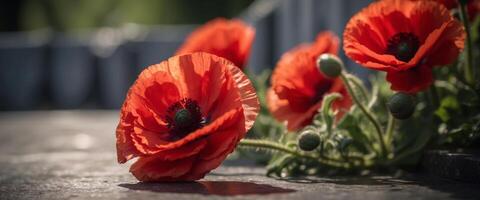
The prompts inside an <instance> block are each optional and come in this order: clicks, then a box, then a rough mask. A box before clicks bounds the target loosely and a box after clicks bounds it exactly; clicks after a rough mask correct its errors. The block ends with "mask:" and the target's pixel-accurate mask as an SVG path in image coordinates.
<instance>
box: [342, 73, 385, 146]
mask: <svg viewBox="0 0 480 200" xmlns="http://www.w3.org/2000/svg"><path fill="white" fill-rule="evenodd" d="M340 77H341V78H342V80H343V83H344V84H345V87H346V88H347V90H348V93H349V94H350V96H351V97H352V99H353V101H354V102H355V104H357V106H358V107H359V108H360V110H362V112H363V114H365V116H367V118H368V119H369V120H370V122H371V123H372V124H373V126H374V127H375V130H376V132H377V135H378V141H379V142H380V148H381V151H382V152H381V153H382V155H383V156H385V155H386V152H387V148H386V146H385V141H384V139H383V130H382V128H381V126H380V122H378V120H377V119H376V118H375V116H374V115H373V113H371V112H370V110H369V109H367V108H365V106H364V105H363V104H362V102H360V101H359V100H358V98H357V96H356V94H355V92H354V90H353V89H352V85H351V84H350V81H349V80H348V78H347V76H346V73H345V72H342V74H340Z"/></svg>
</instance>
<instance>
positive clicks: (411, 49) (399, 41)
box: [387, 32, 420, 62]
mask: <svg viewBox="0 0 480 200" xmlns="http://www.w3.org/2000/svg"><path fill="white" fill-rule="evenodd" d="M419 47H420V41H419V40H418V37H417V36H415V35H414V34H413V33H405V32H400V33H397V34H395V35H394V36H393V37H391V38H390V39H389V40H388V43H387V54H390V55H393V56H395V58H397V59H398V60H401V61H403V62H408V61H410V59H412V58H413V57H414V56H415V53H417V51H418V48H419Z"/></svg>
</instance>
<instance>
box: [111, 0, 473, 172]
mask: <svg viewBox="0 0 480 200" xmlns="http://www.w3.org/2000/svg"><path fill="white" fill-rule="evenodd" d="M445 2H449V1H428V0H381V1H377V2H374V3H372V4H370V5H369V6H368V7H366V8H364V9H363V10H361V11H360V12H359V13H357V14H356V15H355V16H353V17H352V18H351V19H350V21H349V22H348V24H347V26H346V28H345V31H344V35H343V50H344V51H345V53H346V55H347V56H348V57H349V58H351V59H352V60H354V61H355V62H356V63H358V64H360V65H361V66H364V67H366V68H369V69H373V70H380V71H384V72H386V73H387V81H388V82H390V83H391V89H392V90H394V91H400V92H405V93H417V92H419V91H422V90H425V89H426V88H428V87H429V86H430V85H431V84H432V82H433V80H434V77H433V74H432V70H434V68H435V67H438V66H445V65H447V64H450V63H452V62H453V61H455V60H456V59H457V57H458V55H459V53H460V52H461V51H462V49H463V48H464V40H465V37H466V36H465V35H466V34H465V30H464V28H463V25H462V24H461V23H460V22H459V21H458V20H457V19H455V18H454V17H453V16H452V14H451V12H450V11H449V8H450V7H448V6H450V5H447V3H445ZM254 36H255V31H254V29H253V28H252V27H251V26H248V25H246V24H245V23H244V22H242V21H240V20H226V19H215V20H213V21H211V22H208V23H207V24H205V25H204V26H202V27H200V28H198V29H197V30H196V31H194V32H193V33H192V34H191V35H190V36H189V37H188V38H187V39H186V41H185V43H184V44H183V45H182V46H181V47H180V49H179V50H178V51H177V53H176V55H175V56H173V57H171V58H169V59H168V60H165V61H163V62H161V63H159V64H155V65H152V66H150V67H148V68H146V69H145V70H144V71H143V72H142V73H141V74H140V75H139V77H138V79H137V80H136V81H135V83H134V84H133V85H132V87H131V88H130V90H129V92H128V94H127V97H126V99H125V102H124V104H123V106H122V109H121V116H120V122H119V124H118V127H117V130H116V136H117V156H118V162H120V163H125V162H127V161H128V160H130V159H132V158H135V157H138V159H137V160H136V162H135V163H134V164H133V165H132V166H131V168H130V172H131V173H132V174H133V175H134V176H135V177H136V178H137V179H138V180H140V181H187V180H198V179H201V178H203V177H204V176H205V174H207V173H208V172H209V171H211V170H212V169H214V168H216V167H218V166H219V165H220V164H221V162H222V161H223V160H224V159H225V158H226V157H227V155H228V154H230V153H231V152H233V150H234V149H235V147H236V145H237V144H238V143H239V141H240V140H241V139H242V138H243V137H244V136H245V134H246V132H247V131H248V130H249V129H250V128H251V127H252V126H253V123H254V121H255V118H256V116H257V114H258V112H259V102H258V99H257V95H256V92H255V89H254V88H253V86H252V83H251V82H250V80H249V79H248V78H247V76H246V75H245V74H244V73H243V72H242V69H243V68H244V67H245V64H246V61H247V59H248V55H249V53H250V49H251V47H252V43H253V41H254ZM338 50H339V39H338V38H337V37H336V36H335V35H334V34H333V33H331V32H328V31H327V32H322V33H320V34H319V35H318V36H317V38H316V39H315V41H314V42H313V43H311V44H301V45H299V46H297V47H295V48H293V49H291V50H289V51H288V52H286V53H285V54H284V55H283V56H282V57H281V58H280V60H279V61H278V63H277V65H276V67H275V69H274V71H273V73H272V76H271V87H270V89H269V90H268V92H267V104H268V110H269V111H270V112H271V114H272V116H273V117H274V118H276V119H277V120H278V121H281V122H284V123H285V125H286V126H287V128H288V130H291V131H295V130H299V129H301V128H303V127H305V126H306V125H308V124H310V123H311V121H312V118H313V116H314V115H315V114H316V112H317V110H318V109H319V108H320V106H321V103H322V99H323V97H324V96H325V95H326V94H330V93H334V92H335V93H340V94H341V95H342V96H343V98H341V99H339V100H337V101H335V102H334V104H333V109H335V110H336V112H337V117H338V118H341V117H342V115H343V114H344V113H345V112H348V110H349V108H350V107H351V105H352V100H351V98H350V97H349V95H348V92H347V90H346V88H345V86H344V85H343V82H342V81H341V80H340V78H332V77H329V76H326V75H324V74H323V73H321V72H320V71H319V68H318V67H317V62H316V61H317V58H318V57H319V56H320V55H322V54H325V53H328V54H333V55H336V54H337V53H338Z"/></svg>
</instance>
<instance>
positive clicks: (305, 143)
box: [298, 130, 320, 151]
mask: <svg viewBox="0 0 480 200" xmlns="http://www.w3.org/2000/svg"><path fill="white" fill-rule="evenodd" d="M318 145H320V136H319V135H318V134H317V133H315V132H314V131H312V130H306V131H303V132H302V133H301V134H300V137H299V139H298V147H299V148H300V149H301V150H304V151H313V150H314V149H316V148H317V147H318Z"/></svg>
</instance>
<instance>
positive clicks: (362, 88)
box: [347, 74, 368, 101]
mask: <svg viewBox="0 0 480 200" xmlns="http://www.w3.org/2000/svg"><path fill="white" fill-rule="evenodd" d="M347 78H348V79H349V80H351V81H352V83H353V85H355V87H357V88H360V91H361V93H362V96H363V98H364V99H365V101H368V90H367V88H365V86H364V85H363V83H362V81H361V80H360V79H358V78H357V77H355V76H352V75H350V74H348V75H347Z"/></svg>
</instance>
